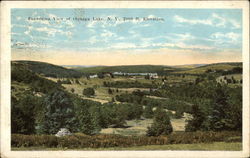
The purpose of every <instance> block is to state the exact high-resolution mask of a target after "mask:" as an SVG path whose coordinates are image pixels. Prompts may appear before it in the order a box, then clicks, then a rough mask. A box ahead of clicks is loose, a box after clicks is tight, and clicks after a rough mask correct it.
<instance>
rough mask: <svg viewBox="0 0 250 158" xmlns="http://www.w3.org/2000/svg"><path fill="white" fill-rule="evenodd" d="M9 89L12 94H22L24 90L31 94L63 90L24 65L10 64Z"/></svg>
mask: <svg viewBox="0 0 250 158" xmlns="http://www.w3.org/2000/svg"><path fill="white" fill-rule="evenodd" d="M11 89H12V92H14V93H24V91H26V90H30V91H32V92H41V93H48V92H49V91H52V90H63V89H64V88H63V87H62V86H61V85H59V84H57V83H55V82H53V81H51V80H48V79H46V78H44V77H41V76H40V75H38V74H37V73H35V72H32V71H31V70H29V69H28V68H27V65H26V64H23V63H18V62H12V63H11Z"/></svg>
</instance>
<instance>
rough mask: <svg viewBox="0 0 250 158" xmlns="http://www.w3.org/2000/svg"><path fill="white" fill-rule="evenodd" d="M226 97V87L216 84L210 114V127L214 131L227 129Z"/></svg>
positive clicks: (227, 106)
mask: <svg viewBox="0 0 250 158" xmlns="http://www.w3.org/2000/svg"><path fill="white" fill-rule="evenodd" d="M227 99H228V95H227V92H226V88H225V87H223V86H221V85H220V84H218V85H217V88H216V90H215V93H214V98H213V100H214V104H213V111H212V115H211V128H212V129H213V130H215V131H220V130H227V127H226V111H227V110H228V108H229V104H228V102H227Z"/></svg>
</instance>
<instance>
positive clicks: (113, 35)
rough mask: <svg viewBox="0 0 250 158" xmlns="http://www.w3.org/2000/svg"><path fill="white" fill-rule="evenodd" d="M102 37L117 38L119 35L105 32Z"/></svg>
mask: <svg viewBox="0 0 250 158" xmlns="http://www.w3.org/2000/svg"><path fill="white" fill-rule="evenodd" d="M100 36H101V37H116V36H117V35H116V34H115V33H113V32H111V31H108V30H103V33H101V34H100Z"/></svg>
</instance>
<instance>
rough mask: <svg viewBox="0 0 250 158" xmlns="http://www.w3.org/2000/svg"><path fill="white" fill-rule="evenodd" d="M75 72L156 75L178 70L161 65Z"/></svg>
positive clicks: (107, 67) (92, 68) (81, 68)
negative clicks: (147, 73)
mask: <svg viewBox="0 0 250 158" xmlns="http://www.w3.org/2000/svg"><path fill="white" fill-rule="evenodd" d="M75 70H77V71H79V72H83V73H86V74H95V73H100V72H127V73H146V72H154V73H158V74H165V73H168V72H173V71H177V70H183V69H180V68H175V67H170V66H161V65H128V66H98V67H78V68H75Z"/></svg>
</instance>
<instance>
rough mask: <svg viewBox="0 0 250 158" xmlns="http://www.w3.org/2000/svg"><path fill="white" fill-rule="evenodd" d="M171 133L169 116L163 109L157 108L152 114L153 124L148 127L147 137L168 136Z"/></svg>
mask: <svg viewBox="0 0 250 158" xmlns="http://www.w3.org/2000/svg"><path fill="white" fill-rule="evenodd" d="M172 132H173V127H172V124H171V122H170V118H169V116H168V115H167V113H166V111H164V109H162V108H159V107H158V108H157V109H156V111H155V114H154V120H153V124H152V125H151V127H148V130H147V136H159V135H168V134H170V133H172Z"/></svg>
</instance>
